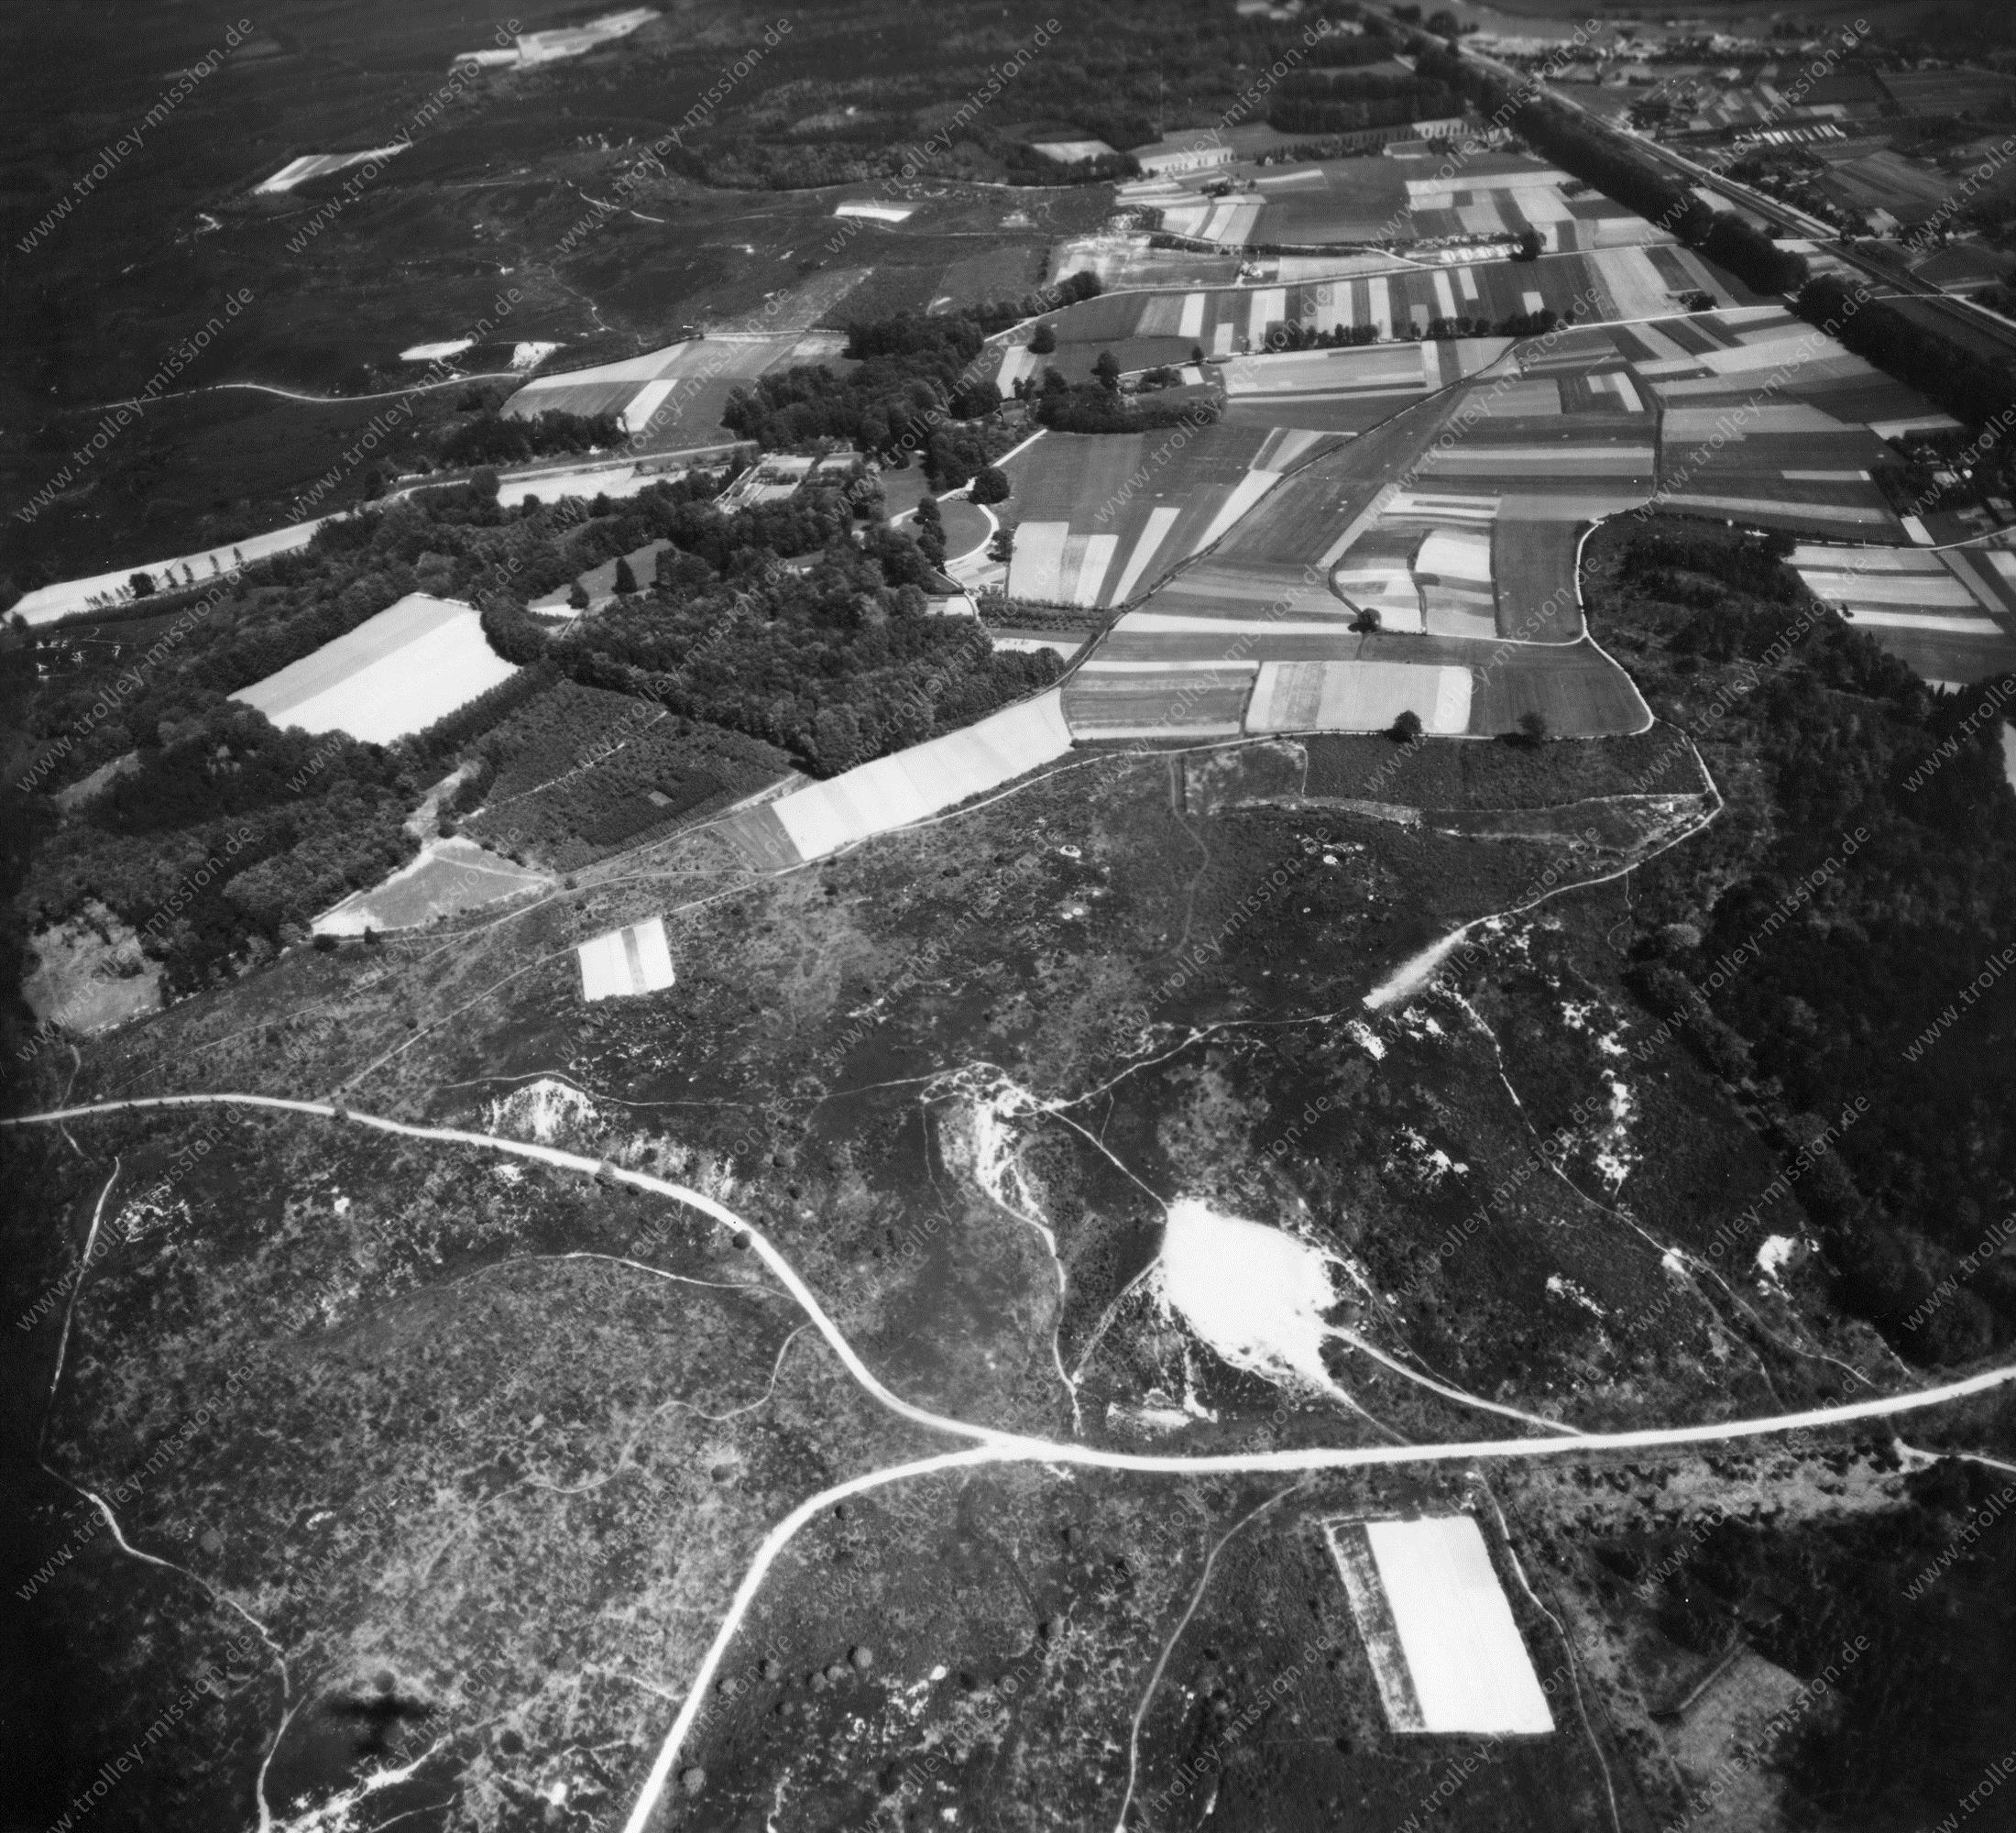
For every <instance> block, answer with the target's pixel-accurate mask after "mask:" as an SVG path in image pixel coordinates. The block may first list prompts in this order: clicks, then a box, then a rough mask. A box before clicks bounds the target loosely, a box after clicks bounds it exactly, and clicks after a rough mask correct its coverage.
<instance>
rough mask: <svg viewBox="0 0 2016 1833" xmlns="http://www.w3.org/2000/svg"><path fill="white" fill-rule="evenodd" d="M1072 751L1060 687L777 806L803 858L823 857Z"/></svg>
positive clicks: (980, 793) (794, 794) (808, 787)
mask: <svg viewBox="0 0 2016 1833" xmlns="http://www.w3.org/2000/svg"><path fill="white" fill-rule="evenodd" d="M1070 748H1071V729H1070V728H1069V727H1068V725H1066V724H1065V722H1064V700H1063V695H1062V693H1061V692H1060V691H1059V690H1058V689H1057V688H1054V687H1053V688H1052V689H1051V690H1050V691H1049V692H1048V693H1046V694H1039V695H1038V696H1037V697H1035V699H1033V700H1024V702H1023V703H1022V704H1021V705H1020V706H1017V707H1008V708H1003V710H1002V711H1000V712H998V713H992V714H990V715H989V716H988V717H987V718H986V719H982V720H981V721H980V723H979V724H978V725H973V726H969V727H967V728H966V729H965V730H963V731H957V732H948V733H947V734H946V735H945V736H944V737H943V738H937V739H931V740H928V741H926V742H925V743H924V744H921V745H913V746H912V747H911V748H910V749H909V750H908V751H900V752H895V753H894V754H893V756H890V757H880V758H877V759H876V760H875V762H874V763H864V764H860V765H859V766H858V767H857V768H855V769H853V770H849V771H846V772H844V773H843V774H840V775H838V776H836V777H834V778H832V779H831V780H830V781H828V782H826V783H813V784H808V785H806V786H805V788H803V789H798V790H794V791H793V792H792V793H791V794H790V795H789V796H783V797H782V798H781V799H780V800H778V801H777V802H775V803H773V804H772V807H773V808H774V809H775V811H776V815H777V818H778V820H779V821H780V822H782V823H783V829H784V832H785V833H787V834H788V835H790V837H791V840H792V843H793V845H794V846H795V847H796V848H797V849H798V853H799V856H800V857H801V858H803V859H808V860H811V859H823V858H825V856H826V855H827V853H832V852H838V851H839V850H840V849H841V848H842V847H849V846H852V845H853V844H854V843H855V842H856V841H857V840H866V839H868V837H869V836H870V835H871V834H886V833H888V832H889V831H891V829H895V828H902V827H907V826H908V825H909V824H910V823H911V822H913V821H921V820H923V819H925V818H926V817H927V816H931V815H937V814H941V813H943V812H944V811H945V810H946V809H948V808H951V807H957V806H958V805H959V803H961V802H964V801H967V800H968V799H969V798H970V797H972V796H984V795H986V794H987V792H988V791H989V790H991V789H998V788H1000V787H1001V785H1003V784H1004V783H1011V782H1013V780H1014V779H1015V778H1016V777H1018V776H1022V775H1024V774H1026V773H1028V772H1029V771H1032V770H1035V769H1037V768H1039V767H1040V766H1041V765H1043V764H1046V763H1054V762H1055V761H1056V760H1057V758H1060V757H1062V756H1063V755H1064V754H1065V752H1068V751H1069V750H1070Z"/></svg>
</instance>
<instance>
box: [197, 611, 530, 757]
mask: <svg viewBox="0 0 2016 1833" xmlns="http://www.w3.org/2000/svg"><path fill="white" fill-rule="evenodd" d="M517 673H518V670H517V669H516V668H515V667H514V666H513V665H512V664H510V663H509V662H506V661H505V660H504V659H503V657H502V656H500V655H499V654H498V653H497V652H496V651H495V650H493V649H492V648H491V647H490V645H489V643H488V640H487V639H486V638H485V637H484V634H483V625H482V620H481V618H480V616H479V615H478V613H477V609H476V608H475V607H474V606H473V605H465V604H462V603H459V602H457V601H456V600H455V599H452V598H432V597H430V596H429V595H428V594H427V593H425V592H410V593H408V594H407V596H406V597H405V598H401V599H400V601H399V602H398V603H397V604H396V605H391V606H389V607H388V608H387V609H384V610H382V611H380V612H378V615H377V616H376V617H372V618H367V619H366V620H365V621H364V622H362V623H361V624H359V625H358V626H357V627H356V629H355V630H353V631H350V632H349V633H348V634H347V635H345V636H339V637H338V638H336V639H335V641H334V642H327V643H324V644H323V646H322V647H321V648H320V649H318V650H317V651H316V652H315V653H313V654H312V655H307V656H303V657H302V658H301V660H300V661H299V662H293V663H290V664H288V665H287V666H286V667H285V668H283V669H281V670H280V671H279V673H278V674H277V675H268V676H267V677H266V679H265V680H263V681H255V682H254V683H253V684H252V685H251V686H249V687H242V688H240V689H239V690H238V692H237V693H236V694H234V695H233V696H232V698H233V699H235V700H242V701H244V702H245V704H246V705H247V706H248V707H256V708H257V709H258V710H259V711H260V712H262V713H264V714H265V715H266V717H267V718H268V719H270V720H272V722H273V723H274V724H275V725H276V726H281V727H286V726H299V727H300V728H301V730H303V731H308V732H334V731H340V732H347V733H349V735H350V736H351V737H352V738H354V739H363V740H365V741H367V743H371V744H390V743H391V742H392V741H393V740H395V739H402V738H406V737H408V736H409V735H411V733H414V732H419V731H424V730H426V729H427V728H428V727H429V726H431V725H433V723H434V721H435V720H436V719H445V718H446V717H447V716H448V715H449V714H450V713H452V712H454V711H455V709H456V708H458V707H465V706H466V705H467V704H468V703H469V702H470V701H471V700H474V699H475V698H476V697H477V696H478V695H480V694H487V693H488V692H489V691H490V689H491V688H493V687H500V686H503V684H504V683H505V682H507V681H509V679H510V678H511V676H512V675H515V674H517Z"/></svg>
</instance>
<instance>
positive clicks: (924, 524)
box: [917, 496, 945, 529]
mask: <svg viewBox="0 0 2016 1833" xmlns="http://www.w3.org/2000/svg"><path fill="white" fill-rule="evenodd" d="M917 526H918V527H919V528H937V529H942V528H943V527H944V526H945V518H944V517H943V516H942V515H940V514H939V513H938V499H937V498H936V497H933V496H924V497H920V498H918V499H917Z"/></svg>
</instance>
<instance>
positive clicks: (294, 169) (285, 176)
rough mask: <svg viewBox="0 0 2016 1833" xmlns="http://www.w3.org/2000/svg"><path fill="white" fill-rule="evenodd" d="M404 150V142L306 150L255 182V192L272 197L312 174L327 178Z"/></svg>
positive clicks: (253, 190) (253, 193)
mask: <svg viewBox="0 0 2016 1833" xmlns="http://www.w3.org/2000/svg"><path fill="white" fill-rule="evenodd" d="M405 150H406V148H405V146H404V145H403V144H401V145H400V146H396V147H372V148H367V150H366V151H364V152H361V153H303V154H302V155H301V158H300V159H289V160H288V162H287V163H286V164H285V165H284V166H282V167H281V168H280V169H279V170H278V171H277V172H275V173H274V174H273V176H272V177H271V178H269V179H268V180H267V181H265V182H264V183H263V184H256V185H254V186H253V187H252V195H253V196H254V197H271V196H273V195H275V194H276V193H278V192H283V191H291V190H293V188H294V187H295V186H296V185H297V184H306V183H307V182H308V181H309V180H310V179H312V178H327V177H328V176H329V174H330V173H331V172H339V171H347V170H349V169H350V167H352V166H361V165H362V164H363V163H364V162H365V161H366V160H367V159H390V158H391V157H392V155H393V154H394V153H403V152H404V151H405Z"/></svg>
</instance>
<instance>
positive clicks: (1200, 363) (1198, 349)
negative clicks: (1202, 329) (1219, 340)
mask: <svg viewBox="0 0 2016 1833" xmlns="http://www.w3.org/2000/svg"><path fill="white" fill-rule="evenodd" d="M1190 361H1191V362H1193V363H1195V364H1196V365H1197V367H1198V368H1200V369H1201V368H1203V367H1204V346H1202V345H1201V344H1192V345H1191V346H1190Z"/></svg>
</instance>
